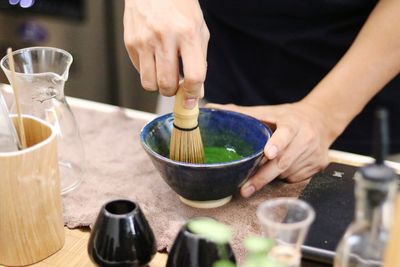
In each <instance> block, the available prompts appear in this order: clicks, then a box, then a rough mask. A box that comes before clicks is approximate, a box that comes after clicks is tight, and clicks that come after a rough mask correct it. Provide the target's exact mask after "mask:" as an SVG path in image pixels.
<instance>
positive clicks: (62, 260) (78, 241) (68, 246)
mask: <svg viewBox="0 0 400 267" xmlns="http://www.w3.org/2000/svg"><path fill="white" fill-rule="evenodd" d="M330 159H331V161H334V162H340V163H345V164H350V165H355V166H360V165H363V164H366V163H369V162H371V161H372V159H371V158H369V157H365V156H360V155H355V154H351V153H346V152H340V151H331V152H330ZM390 165H391V166H392V167H394V168H396V170H400V164H399V163H393V162H391V163H390ZM89 235H90V232H89V230H88V229H74V230H70V229H68V228H65V245H64V247H63V248H62V249H61V250H60V251H58V252H57V253H55V254H54V255H52V256H50V257H49V258H47V259H45V260H43V261H41V262H39V263H37V264H34V265H31V266H34V267H38V266H43V267H50V266H51V267H58V266H60V267H64V266H65V267H75V266H77V267H78V266H79V267H92V266H94V265H93V264H92V263H91V261H90V259H89V256H88V254H87V242H88V240H89ZM399 249H400V248H398V247H396V251H398V250H399ZM166 260H167V254H162V253H157V255H156V256H155V258H154V259H153V261H152V262H151V263H150V265H149V266H150V267H164V266H165V264H166ZM311 266H313V267H314V266H320V265H319V264H310V263H303V264H302V267H311ZM397 266H398V265H396V267H397ZM385 267H386V266H385Z"/></svg>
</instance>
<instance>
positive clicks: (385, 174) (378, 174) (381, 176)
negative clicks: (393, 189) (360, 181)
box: [359, 164, 397, 182]
mask: <svg viewBox="0 0 400 267" xmlns="http://www.w3.org/2000/svg"><path fill="white" fill-rule="evenodd" d="M359 172H360V173H361V175H362V176H363V177H364V179H365V180H367V181H371V182H391V181H393V180H394V179H396V177H397V176H396V173H395V172H394V170H393V169H392V168H390V167H388V166H386V165H384V164H370V165H367V166H364V167H362V168H360V169H359Z"/></svg>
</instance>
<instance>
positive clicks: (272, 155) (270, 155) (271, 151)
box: [267, 145, 278, 159]
mask: <svg viewBox="0 0 400 267" xmlns="http://www.w3.org/2000/svg"><path fill="white" fill-rule="evenodd" d="M277 154H278V148H277V147H276V146H274V145H272V146H270V147H269V148H268V149H267V157H268V158H269V159H274V158H275V157H276V155H277Z"/></svg>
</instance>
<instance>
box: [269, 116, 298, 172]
mask: <svg viewBox="0 0 400 267" xmlns="http://www.w3.org/2000/svg"><path fill="white" fill-rule="evenodd" d="M297 133H298V128H296V127H295V126H294V125H291V124H278V125H277V128H276V130H275V132H274V133H273V134H272V137H271V139H269V140H268V142H267V144H266V145H265V148H264V154H265V156H266V157H267V158H268V159H269V160H272V159H275V158H276V157H277V156H278V154H280V153H281V152H283V151H284V149H285V148H286V147H287V146H288V145H289V144H290V143H291V142H292V141H293V139H294V138H295V137H296V135H297ZM297 148H298V147H297ZM293 153H295V154H297V153H296V152H295V151H293ZM293 160H294V158H293V155H291V156H288V157H285V158H284V160H283V161H280V163H279V164H280V167H281V169H283V170H285V169H286V168H287V167H289V166H290V165H288V164H290V162H291V161H293Z"/></svg>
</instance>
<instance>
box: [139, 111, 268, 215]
mask: <svg viewBox="0 0 400 267" xmlns="http://www.w3.org/2000/svg"><path fill="white" fill-rule="evenodd" d="M172 123H173V115H172V113H169V114H166V115H163V116H160V117H158V118H156V119H154V120H152V121H151V122H149V123H147V124H146V125H145V126H144V127H143V129H142V131H141V133H140V140H141V143H142V145H143V147H144V149H145V151H146V152H147V154H148V155H149V156H150V158H151V160H152V162H153V164H154V166H155V167H156V168H157V170H158V171H159V172H160V174H161V176H162V178H163V179H164V180H165V182H166V183H167V184H168V185H169V186H170V187H171V188H172V189H173V190H174V191H175V192H176V193H177V194H178V195H179V196H180V199H181V201H182V202H184V203H185V204H187V205H189V206H193V207H199V208H213V207H218V206H222V205H224V204H226V203H228V202H229V201H230V200H231V198H232V195H233V194H234V193H235V192H236V191H237V190H238V188H239V187H240V186H241V185H242V184H243V183H244V182H245V181H246V180H247V179H248V178H249V176H250V175H251V174H252V173H253V172H254V171H255V170H256V168H257V167H258V165H259V163H260V161H261V159H262V157H263V154H264V153H263V151H264V146H265V144H266V143H267V141H268V139H269V138H270V137H271V134H272V133H271V130H270V129H269V128H268V127H267V126H266V125H264V124H263V123H261V122H260V121H258V120H257V119H255V118H252V117H250V116H247V115H244V114H241V113H237V112H232V111H224V110H216V109H200V115H199V126H200V131H201V136H202V140H203V145H204V147H222V148H223V147H225V148H228V147H229V148H230V149H234V150H236V152H237V153H238V154H239V155H240V156H241V158H240V159H237V160H233V161H228V162H218V163H209V164H192V163H185V162H178V161H174V160H171V159H169V158H168V157H169V144H170V138H171V132H172V127H173V125H172Z"/></svg>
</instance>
